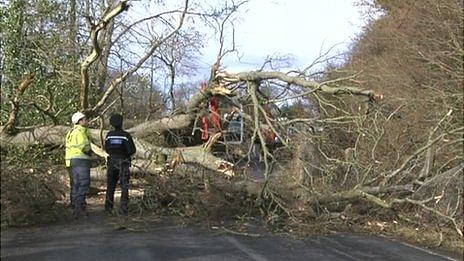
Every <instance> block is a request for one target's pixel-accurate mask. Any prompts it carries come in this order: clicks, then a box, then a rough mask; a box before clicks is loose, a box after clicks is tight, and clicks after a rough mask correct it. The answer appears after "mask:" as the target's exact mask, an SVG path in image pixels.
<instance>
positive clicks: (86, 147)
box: [64, 124, 90, 167]
mask: <svg viewBox="0 0 464 261" xmlns="http://www.w3.org/2000/svg"><path fill="white" fill-rule="evenodd" d="M89 152H90V141H89V138H88V137H87V128H86V127H84V126H81V125H79V124H76V125H74V127H73V128H72V129H71V130H70V131H68V133H67V134H66V141H65V156H64V159H65V161H66V167H70V166H71V159H72V158H78V159H90V157H89V156H88V155H87V154H86V153H89Z"/></svg>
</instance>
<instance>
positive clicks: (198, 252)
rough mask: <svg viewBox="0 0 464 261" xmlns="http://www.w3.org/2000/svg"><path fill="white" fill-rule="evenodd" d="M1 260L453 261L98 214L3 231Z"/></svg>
mask: <svg viewBox="0 0 464 261" xmlns="http://www.w3.org/2000/svg"><path fill="white" fill-rule="evenodd" d="M94 215H95V213H94ZM113 220H114V218H113ZM1 260H5V261H6V260H26V261H27V260H34V261H37V260H59V261H72V260H99V261H100V260H115V261H116V260H130V261H136V260H256V261H261V260H286V261H289V260H331V261H333V260H408V261H410V260H419V261H427V260H457V259H453V258H451V257H447V256H445V255H442V254H439V253H433V252H431V251H428V250H425V249H422V248H418V247H414V246H411V245H407V244H404V243H401V242H398V241H394V240H390V239H387V238H383V237H375V236H365V235H349V234H344V235H331V236H318V237H311V238H307V239H305V240H296V239H292V238H290V237H287V236H284V235H270V234H268V235H264V236H260V237H250V236H242V235H235V234H231V233H225V232H224V230H221V229H217V230H214V229H211V230H210V229H203V228H198V227H180V226H174V225H169V224H165V223H153V224H150V225H148V224H147V225H144V226H143V229H142V228H140V229H135V230H134V229H130V226H128V227H127V228H122V227H121V226H120V225H115V223H111V221H110V220H108V218H105V217H104V216H103V214H101V216H98V215H97V217H93V218H89V219H86V220H82V221H73V222H69V223H66V224H56V225H49V226H41V227H33V228H11V229H7V230H2V232H1Z"/></svg>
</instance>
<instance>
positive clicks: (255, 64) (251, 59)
mask: <svg viewBox="0 0 464 261" xmlns="http://www.w3.org/2000/svg"><path fill="white" fill-rule="evenodd" d="M357 1H358V0H250V2H249V3H247V4H246V5H245V6H242V7H241V13H240V19H239V20H238V21H236V22H235V42H236V48H237V49H238V50H239V52H238V56H239V57H240V58H239V57H237V55H229V56H228V59H226V60H225V61H224V64H223V66H224V67H225V69H227V70H228V71H241V70H247V69H248V70H249V69H258V68H260V67H261V65H262V63H263V61H264V60H265V58H266V57H267V56H288V55H290V56H291V57H293V59H294V60H293V64H292V66H291V67H292V68H299V69H302V68H304V67H306V66H307V65H309V64H311V62H312V61H314V59H316V58H317V57H318V56H320V54H321V53H324V52H326V51H328V50H329V49H330V48H331V47H333V46H335V48H334V50H333V51H332V54H335V53H336V52H345V51H347V50H348V48H349V45H350V43H351V42H352V40H353V38H354V37H355V36H356V35H357V34H359V33H360V31H361V28H362V26H363V25H364V23H363V19H362V17H361V13H360V10H359V8H358V7H356V6H355V2H357ZM216 52H217V46H216V44H215V43H214V42H211V43H210V45H209V46H207V47H206V48H205V58H204V60H205V63H206V64H209V65H210V64H212V63H213V62H214V60H215V54H216Z"/></svg>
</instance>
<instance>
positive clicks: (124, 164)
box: [105, 114, 136, 214]
mask: <svg viewBox="0 0 464 261" xmlns="http://www.w3.org/2000/svg"><path fill="white" fill-rule="evenodd" d="M122 121H123V120H122V116H121V114H113V115H111V117H110V124H111V126H113V127H114V130H112V131H110V132H108V134H107V135H106V138H105V151H106V152H107V153H108V155H109V156H108V159H107V187H106V199H105V211H106V212H108V213H111V212H112V211H113V205H114V191H115V189H116V185H117V183H118V180H119V184H120V186H121V201H120V210H121V213H122V214H127V213H128V207H127V204H128V202H129V174H130V173H129V167H130V163H131V156H132V155H133V154H134V153H135V151H136V149H135V145H134V141H133V140H132V136H131V135H130V134H129V133H128V132H126V131H124V130H123V129H122Z"/></svg>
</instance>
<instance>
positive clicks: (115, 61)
mask: <svg viewBox="0 0 464 261" xmlns="http://www.w3.org/2000/svg"><path fill="white" fill-rule="evenodd" d="M168 2H169V3H168ZM147 3H149V5H150V8H149V9H148V8H147V13H146V15H145V16H143V17H142V16H137V17H135V18H134V15H133V14H132V15H131V11H132V10H133V9H134V8H135V7H134V5H136V3H135V2H131V1H126V0H120V1H117V0H98V1H90V0H28V1H26V0H10V1H6V3H1V4H0V19H1V22H0V32H1V38H0V50H1V52H0V54H1V56H0V62H1V64H0V68H1V74H0V77H1V78H0V84H1V86H0V87H1V99H0V104H1V111H0V130H1V134H0V145H1V150H0V152H1V154H0V155H1V225H2V229H3V228H8V227H11V226H24V225H31V224H36V223H42V222H54V221H55V220H57V219H59V218H62V217H63V213H64V212H66V211H68V210H67V208H66V204H67V201H66V197H67V195H66V194H67V193H68V176H67V175H68V174H67V171H66V169H65V166H64V159H63V156H64V136H65V134H66V132H67V131H68V130H69V129H70V128H71V126H72V125H71V123H70V117H71V115H72V114H73V113H74V112H76V111H82V112H84V113H85V114H86V115H87V116H88V117H89V118H90V120H91V126H90V128H89V136H90V138H91V141H92V150H93V153H94V155H93V160H92V162H93V163H92V165H93V168H92V172H91V175H92V187H98V185H99V184H104V182H105V178H106V177H105V157H106V155H105V152H104V151H103V150H102V140H103V137H104V136H105V134H106V132H107V131H109V130H110V129H111V126H109V124H108V118H109V116H110V115H111V114H112V113H115V112H117V113H121V114H122V115H123V116H124V119H125V122H124V127H125V129H126V130H127V131H128V132H129V133H131V135H132V136H133V137H134V141H135V144H136V147H137V153H136V155H135V156H134V159H133V162H132V167H131V172H132V179H131V182H132V184H131V185H132V187H131V189H133V190H134V191H135V190H136V191H137V192H138V193H136V194H135V193H134V194H131V201H130V212H131V215H134V216H139V217H143V218H146V219H150V218H154V217H166V218H170V219H172V220H176V221H177V222H181V223H202V224H207V225H211V224H228V226H227V227H226V228H225V229H227V231H229V232H231V233H239V234H244V235H247V234H249V233H251V232H249V231H248V230H247V224H249V223H259V224H263V226H265V227H266V228H267V229H269V230H271V231H283V232H286V233H291V234H294V235H296V236H305V235H310V234H318V233H328V232H331V231H357V232H368V233H375V234H386V235H391V236H395V237H399V238H402V239H404V240H408V241H411V242H414V243H418V244H421V245H424V246H428V247H434V248H443V249H447V250H452V251H457V252H461V253H462V250H463V249H464V243H463V232H462V231H463V224H464V222H463V218H464V213H463V196H464V194H463V189H464V184H463V183H464V179H463V178H464V176H463V168H464V160H463V157H464V154H463V141H464V140H463V134H464V124H463V96H464V89H463V88H464V86H463V83H464V69H463V65H464V64H463V58H464V46H463V44H464V33H463V32H464V28H463V21H464V12H463V8H464V7H463V2H462V1H461V0H422V1H415V0H388V1H387V0H360V1H359V2H358V6H359V8H360V10H363V12H364V13H363V15H364V19H365V20H366V25H365V26H364V28H363V30H362V32H361V33H360V34H359V35H357V36H356V38H355V39H353V43H352V45H351V47H350V49H349V51H348V52H347V53H343V54H340V55H337V56H330V55H329V52H327V53H321V55H320V57H318V58H317V59H315V60H314V61H308V65H307V67H306V68H303V69H288V68H289V65H290V68H291V63H290V61H288V60H286V57H276V56H269V57H268V58H267V59H265V60H263V62H262V65H261V66H260V67H259V68H256V69H255V70H250V71H241V72H229V71H228V70H227V68H226V67H225V66H224V64H223V60H224V59H225V58H226V57H228V56H231V55H236V54H237V53H239V51H240V50H239V49H237V47H236V46H235V41H234V37H235V36H234V34H235V32H234V30H233V29H234V23H235V22H236V21H237V19H238V18H239V10H242V9H244V8H246V6H247V4H248V1H224V2H223V3H222V5H221V6H213V7H212V6H209V5H206V4H204V3H203V2H202V1H195V0H179V1H162V0H159V1H147ZM139 4H140V3H139ZM308 12H309V11H308ZM205 31H207V32H209V34H207V33H205ZM211 32H212V33H211ZM211 34H212V36H211ZM211 38H212V39H215V41H216V42H217V43H218V45H217V46H218V49H217V50H216V54H215V57H216V60H215V62H214V63H213V64H211V65H209V66H210V68H209V77H208V78H207V79H198V78H195V77H193V76H195V75H196V73H197V72H198V71H199V70H200V66H199V59H200V55H201V50H202V48H203V47H204V46H205V45H206V44H207V41H208V40H211ZM289 52H291V50H289ZM224 222H226V223H224Z"/></svg>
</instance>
